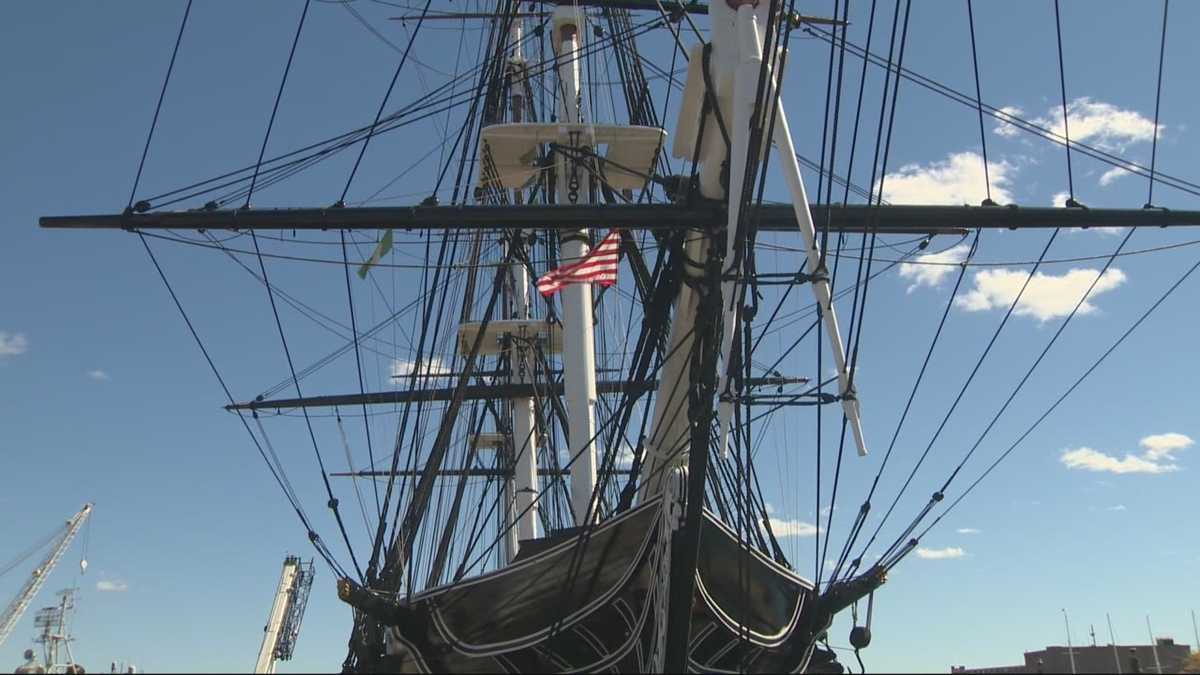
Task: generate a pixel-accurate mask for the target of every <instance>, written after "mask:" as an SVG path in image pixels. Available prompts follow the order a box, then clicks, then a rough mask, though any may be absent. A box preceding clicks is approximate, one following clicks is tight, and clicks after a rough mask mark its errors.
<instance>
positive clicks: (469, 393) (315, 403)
mask: <svg viewBox="0 0 1200 675" xmlns="http://www.w3.org/2000/svg"><path fill="white" fill-rule="evenodd" d="M807 382H808V379H807V378H802V377H755V378H751V379H750V380H749V385H750V386H751V387H781V386H784V385H788V384H806V383H807ZM657 387H658V382H657V381H651V382H624V381H620V380H606V381H600V382H597V383H596V391H597V392H598V393H601V394H615V393H626V394H641V393H645V392H647V391H651V390H653V389H655V388H657ZM562 393H563V386H562V383H561V382H555V383H550V384H543V385H537V386H535V385H532V384H491V385H478V384H474V385H468V386H467V387H464V388H463V400H466V401H476V400H481V399H499V398H518V397H527V398H533V397H535V396H561V395H562ZM453 396H454V388H453V387H438V388H434V389H408V390H397V391H380V392H370V393H366V394H333V395H330V396H307V397H304V398H279V399H271V400H266V401H250V402H248V403H235V404H232V405H227V406H225V409H226V410H279V409H283V408H329V407H334V406H354V405H363V404H366V405H378V404H387V403H408V402H410V401H411V402H417V401H429V402H432V401H449V400H450V399H451V398H452V397H453Z"/></svg>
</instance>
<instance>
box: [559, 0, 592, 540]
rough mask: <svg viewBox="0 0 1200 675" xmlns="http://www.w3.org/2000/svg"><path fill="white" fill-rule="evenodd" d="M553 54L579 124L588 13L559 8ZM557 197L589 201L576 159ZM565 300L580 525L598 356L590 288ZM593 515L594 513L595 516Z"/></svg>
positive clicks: (571, 247) (579, 252)
mask: <svg viewBox="0 0 1200 675" xmlns="http://www.w3.org/2000/svg"><path fill="white" fill-rule="evenodd" d="M553 23H554V36H553V43H554V45H555V53H556V55H557V59H558V90H557V98H558V120H559V122H560V123H565V124H572V125H573V124H577V123H579V122H580V121H581V120H580V115H579V105H580V92H581V84H580V72H579V58H580V56H579V50H580V46H581V44H580V43H581V40H580V34H581V30H580V29H581V27H582V26H583V24H584V15H583V13H582V12H581V11H580V10H579V9H578V8H577V7H572V6H567V5H559V6H558V7H556V8H555V10H554V22H553ZM572 136H573V137H572V139H571V141H570V143H569V144H570V145H571V146H573V147H574V148H579V147H581V146H583V145H585V144H587V143H586V140H587V139H584V138H580V137H579V134H572ZM556 171H557V174H558V179H557V185H556V190H557V198H558V203H559V204H588V203H590V202H591V187H590V182H591V176H590V175H589V172H588V171H587V169H586V167H585V166H584V164H583V163H582V162H580V161H578V155H576V156H575V157H567V156H565V155H564V154H563V153H558V160H557V165H556ZM588 243H589V239H588V231H587V230H586V229H579V230H567V231H564V232H563V233H562V246H561V249H560V251H561V256H562V260H560V261H559V262H560V263H561V264H563V265H569V264H571V263H574V262H577V261H578V260H580V259H581V258H583V257H584V256H585V255H587V254H588V251H589V245H588ZM562 300H563V370H564V372H563V380H564V393H565V394H566V399H567V420H568V424H569V429H568V430H567V442H568V447H569V448H570V456H571V458H572V459H573V460H574V461H573V463H572V464H571V510H572V512H573V513H574V516H575V524H576V525H584V524H586V523H585V522H584V518H585V517H586V514H587V513H588V511H589V510H591V504H592V492H593V491H594V490H595V487H596V448H595V438H594V437H595V435H596V416H595V406H596V353H595V337H594V332H593V326H592V287H591V284H571V285H569V286H567V287H566V288H564V289H563V291H562ZM593 515H594V514H593Z"/></svg>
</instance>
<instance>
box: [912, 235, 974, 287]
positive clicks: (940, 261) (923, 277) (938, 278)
mask: <svg viewBox="0 0 1200 675" xmlns="http://www.w3.org/2000/svg"><path fill="white" fill-rule="evenodd" d="M970 252H971V247H970V246H968V245H967V244H959V245H958V246H955V247H953V248H949V249H946V250H945V251H939V252H937V253H928V254H926V255H919V256H917V257H915V258H913V261H912V262H906V263H902V264H901V265H900V276H901V277H902V278H904V279H909V280H911V281H912V284H910V285H909V287H908V292H909V293H912V292H913V291H915V290H916V289H918V288H920V287H921V286H929V287H930V288H933V287H936V286H937V285H938V284H940V283H942V280H943V279H945V278H946V277H947V276H949V275H950V273H952V272H954V270H955V267H956V266H957V265H958V263H961V262H962V261H964V260H966V259H967V254H968V253H970Z"/></svg>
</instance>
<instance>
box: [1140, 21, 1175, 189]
mask: <svg viewBox="0 0 1200 675" xmlns="http://www.w3.org/2000/svg"><path fill="white" fill-rule="evenodd" d="M1170 4H1171V0H1163V20H1162V38H1161V39H1160V40H1159V43H1158V86H1157V88H1156V89H1155V93H1154V137H1153V139H1152V140H1151V142H1150V192H1149V194H1147V195H1146V208H1151V207H1152V206H1153V205H1154V166H1155V162H1156V160H1157V159H1158V108H1159V103H1161V102H1162V74H1163V57H1164V56H1165V55H1166V51H1167V8H1168V7H1170Z"/></svg>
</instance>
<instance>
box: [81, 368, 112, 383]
mask: <svg viewBox="0 0 1200 675" xmlns="http://www.w3.org/2000/svg"><path fill="white" fill-rule="evenodd" d="M87 376H88V377H90V378H92V379H93V380H101V381H103V380H111V379H112V378H110V377H109V376H108V373H106V372H104V371H103V370H100V369H99V368H97V369H95V370H89V371H88V372H87Z"/></svg>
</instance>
